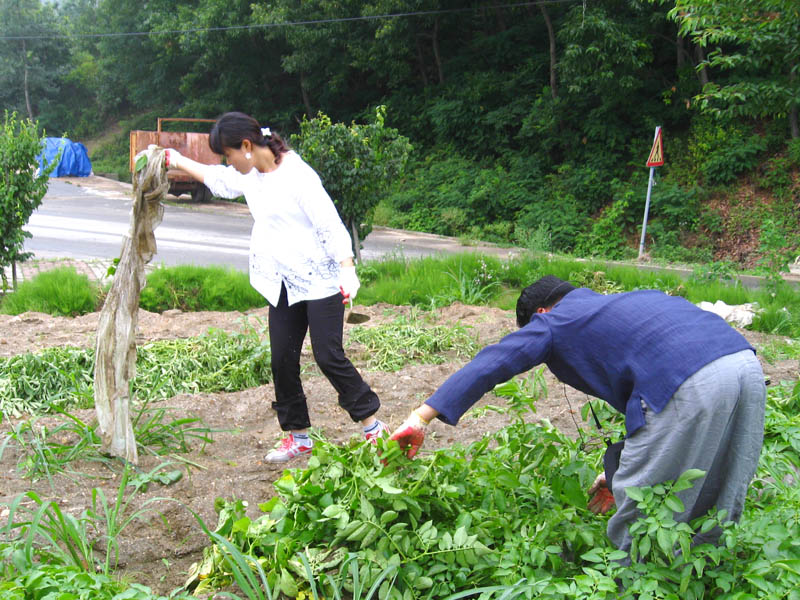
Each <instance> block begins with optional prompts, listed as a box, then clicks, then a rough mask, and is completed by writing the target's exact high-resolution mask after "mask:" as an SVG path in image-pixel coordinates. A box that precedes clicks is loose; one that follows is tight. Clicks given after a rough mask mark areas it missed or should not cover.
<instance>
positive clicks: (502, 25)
mask: <svg viewBox="0 0 800 600" xmlns="http://www.w3.org/2000/svg"><path fill="white" fill-rule="evenodd" d="M494 15H495V19H496V21H497V29H498V30H499V31H505V30H506V29H508V27H507V26H506V13H505V11H504V10H503V8H502V7H500V6H497V7H495V9H494Z"/></svg>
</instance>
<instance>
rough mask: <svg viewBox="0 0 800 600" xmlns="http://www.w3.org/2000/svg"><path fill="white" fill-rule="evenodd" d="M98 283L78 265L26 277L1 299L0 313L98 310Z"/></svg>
mask: <svg viewBox="0 0 800 600" xmlns="http://www.w3.org/2000/svg"><path fill="white" fill-rule="evenodd" d="M99 298H100V288H99V286H98V285H97V284H96V283H94V282H92V281H90V280H89V278H88V277H87V276H86V275H82V274H79V273H78V272H77V271H76V270H75V267H59V268H56V269H51V270H49V271H44V272H42V273H39V274H38V275H37V276H36V277H34V278H32V279H31V280H30V281H23V282H22V283H21V284H20V285H19V287H18V288H17V290H16V291H15V292H12V293H10V294H8V295H6V296H5V297H4V298H3V300H2V302H0V313H3V314H6V315H19V314H21V313H24V312H28V311H35V312H42V313H47V314H50V315H56V316H60V317H74V316H76V315H83V314H86V313H90V312H93V311H95V310H97V303H98V301H99Z"/></svg>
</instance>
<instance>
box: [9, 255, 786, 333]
mask: <svg viewBox="0 0 800 600" xmlns="http://www.w3.org/2000/svg"><path fill="white" fill-rule="evenodd" d="M358 274H359V277H360V279H361V283H362V287H361V289H360V290H359V293H358V298H357V301H358V303H360V304H364V305H371V304H375V303H377V302H385V303H387V304H394V305H412V306H417V307H419V308H422V309H430V308H435V307H440V306H447V305H450V304H452V303H453V302H462V303H464V304H474V305H489V306H497V307H499V308H502V309H506V310H510V309H513V308H514V306H515V303H516V299H517V297H518V296H519V292H520V290H521V289H522V288H523V287H525V286H526V285H528V284H530V283H531V282H533V281H535V280H536V279H538V278H539V277H542V276H543V275H547V274H551V275H556V276H557V277H561V278H562V279H565V280H569V281H571V282H572V283H574V284H575V285H578V286H583V287H589V288H592V289H594V290H596V291H598V292H602V293H612V292H623V291H631V290H635V289H659V290H661V291H663V292H665V293H668V294H671V295H679V296H683V297H684V298H686V299H687V300H689V301H690V302H694V303H698V302H701V301H707V302H716V301H717V300H722V301H723V302H725V303H726V304H747V303H754V304H756V305H757V308H758V311H757V313H756V315H755V318H754V321H753V324H752V325H751V326H750V328H751V329H753V330H755V331H762V332H764V333H771V334H779V335H786V336H790V337H800V290H798V288H797V287H794V286H792V285H791V284H789V283H786V282H785V281H783V279H782V278H780V277H779V276H772V277H770V276H767V277H765V278H764V280H763V285H762V286H761V287H760V288H758V289H751V288H748V287H745V286H743V285H742V284H741V282H740V280H739V273H738V272H736V271H734V270H732V269H731V268H729V267H727V268H719V266H718V265H710V266H708V265H706V266H697V267H696V268H695V269H694V271H693V272H692V274H691V276H689V277H688V278H686V279H683V278H681V277H680V276H678V275H677V274H674V273H669V272H668V271H648V270H644V269H640V268H637V267H636V266H632V265H631V266H626V265H618V264H609V263H607V262H606V261H600V260H596V261H591V260H590V261H577V260H573V259H571V258H569V257H564V258H556V257H552V256H543V255H537V254H535V253H532V252H526V253H523V255H522V256H520V257H519V258H512V259H500V258H496V257H494V256H488V255H485V254H480V253H464V254H459V255H452V256H440V257H426V258H419V259H407V258H404V257H403V256H394V257H390V258H387V259H383V260H380V261H371V262H367V263H362V264H360V265H359V266H358ZM102 298H103V292H102V290H99V289H98V288H97V286H96V284H94V283H93V282H90V281H89V280H88V278H87V277H86V276H85V275H80V274H78V273H77V272H76V271H75V269H74V268H65V269H54V270H53V271H47V272H44V273H41V274H39V275H37V276H36V277H34V278H33V279H32V280H31V281H27V282H23V283H22V284H20V286H19V288H18V290H17V291H16V292H13V293H8V294H6V296H5V297H3V299H2V301H0V313H4V314H21V313H23V312H26V311H39V312H45V313H48V314H52V315H59V316H74V315H79V314H86V313H87V312H94V311H96V310H99V309H100V307H101V304H99V303H100V302H101V301H102ZM265 305H266V302H265V301H264V298H263V297H262V296H261V295H260V294H258V292H256V291H255V290H253V288H252V286H250V283H249V280H248V277H247V275H246V274H245V273H240V272H238V271H235V270H233V269H225V268H221V267H197V266H179V267H164V268H160V269H156V270H154V271H153V272H152V273H150V274H148V278H147V285H146V286H145V288H144V289H143V290H142V293H141V300H140V306H141V308H143V309H145V310H149V311H152V312H163V311H165V310H172V309H178V310H183V311H201V310H216V311H238V312H242V313H245V312H247V311H248V310H250V309H253V308H260V307H263V306H265Z"/></svg>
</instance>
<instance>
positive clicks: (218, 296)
mask: <svg viewBox="0 0 800 600" xmlns="http://www.w3.org/2000/svg"><path fill="white" fill-rule="evenodd" d="M266 304H267V301H266V300H265V299H264V297H263V296H262V295H261V294H259V293H258V292H257V291H256V290H255V289H254V288H253V287H252V286H251V285H250V280H249V278H248V276H247V274H246V273H242V272H240V271H236V270H234V269H228V268H225V267H198V266H195V265H180V266H177V267H166V268H162V269H157V270H155V271H153V272H152V273H150V274H148V276H147V285H146V286H145V287H144V289H142V295H141V299H140V301H139V306H141V307H142V308H143V309H145V310H148V311H150V312H163V311H165V310H169V309H173V308H178V309H180V310H183V311H200V310H215V311H240V312H244V311H246V310H249V309H251V308H258V307H262V306H266Z"/></svg>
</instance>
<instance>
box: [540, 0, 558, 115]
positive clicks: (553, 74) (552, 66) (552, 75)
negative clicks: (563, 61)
mask: <svg viewBox="0 0 800 600" xmlns="http://www.w3.org/2000/svg"><path fill="white" fill-rule="evenodd" d="M539 9H540V10H541V11H542V17H544V24H545V25H546V26H547V37H548V39H549V40H550V95H551V96H552V97H553V100H555V99H557V98H558V87H557V81H556V36H555V33H554V32H553V23H552V22H551V21H550V15H549V14H548V13H547V9H546V8H545V7H544V4H540V5H539Z"/></svg>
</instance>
